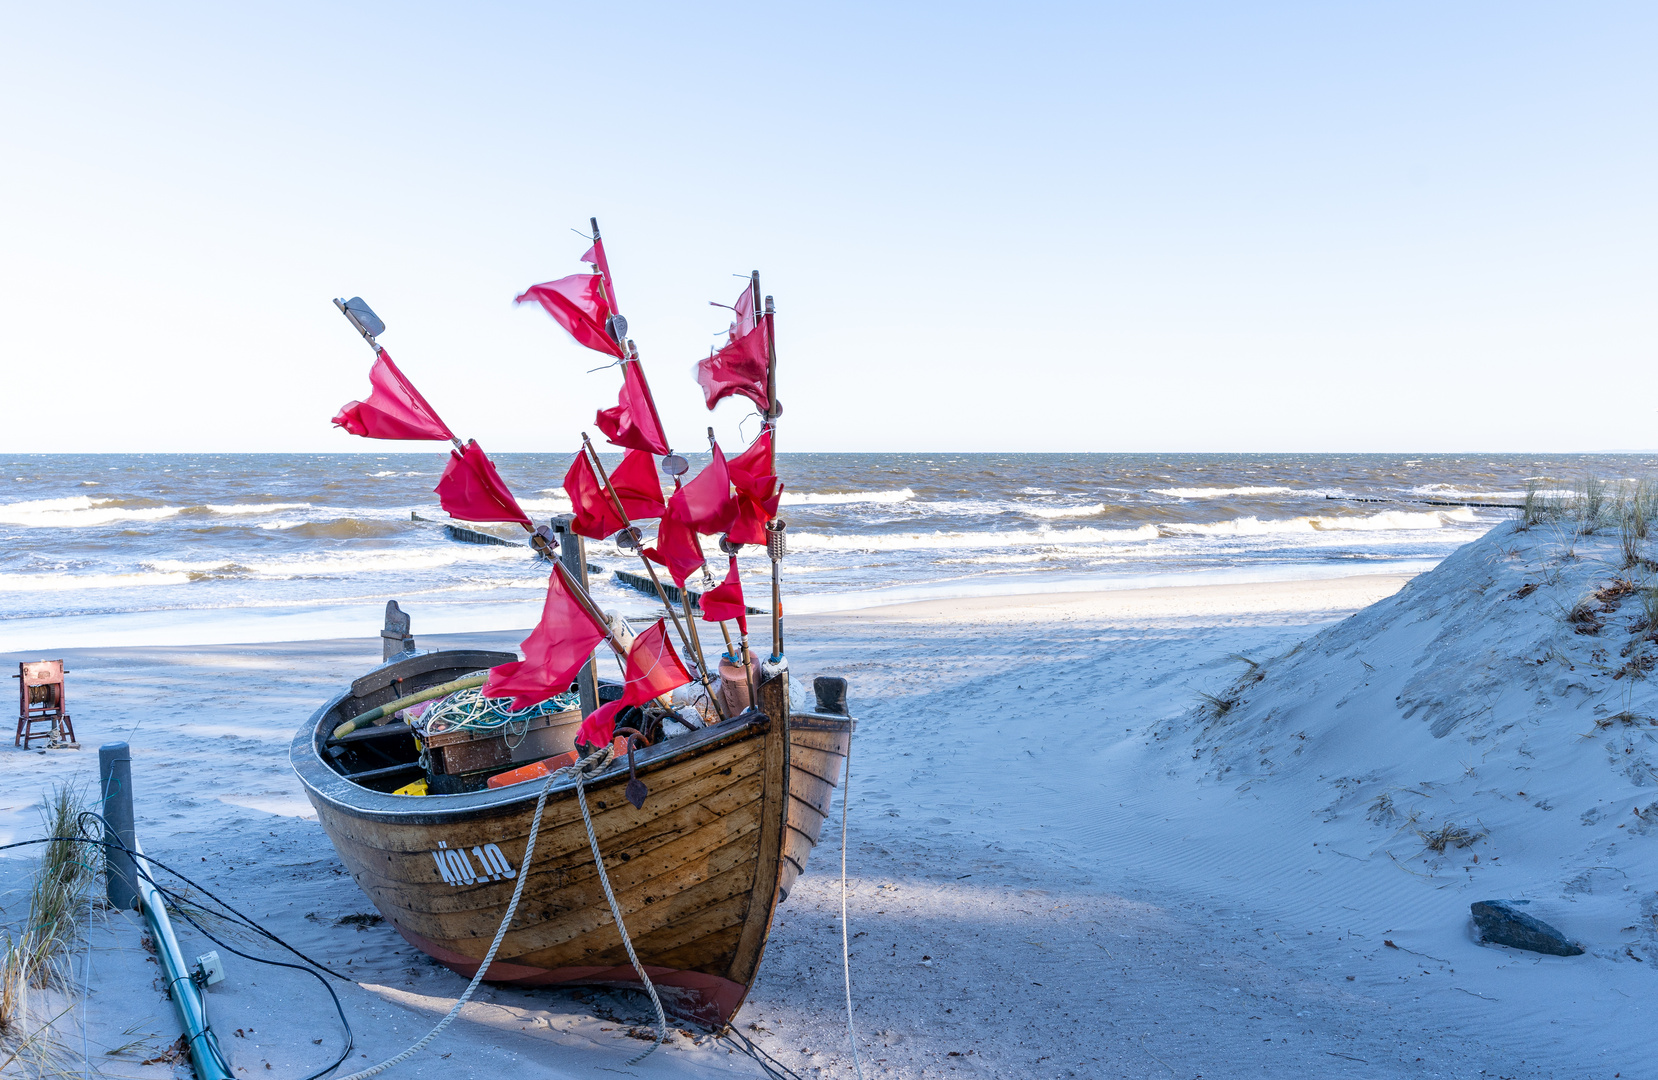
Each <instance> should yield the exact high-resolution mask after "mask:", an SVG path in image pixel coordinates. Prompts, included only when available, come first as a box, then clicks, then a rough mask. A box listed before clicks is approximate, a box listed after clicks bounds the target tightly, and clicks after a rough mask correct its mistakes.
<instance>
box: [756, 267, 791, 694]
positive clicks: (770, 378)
mask: <svg viewBox="0 0 1658 1080" xmlns="http://www.w3.org/2000/svg"><path fill="white" fill-rule="evenodd" d="M749 289H750V290H751V291H750V293H749V296H750V298H751V303H753V305H754V313H755V319H756V320H759V319H764V320H765V327H766V329H765V334H766V419H765V425H764V427H762V429H761V430H762V431H767V432H770V433H771V452H772V461H773V463H774V464H775V463H776V460H777V418H778V417H779V416H780V415H782V413H783V406H782V403H781V402H779V401H778V400H777V326H776V319H775V315H776V314H777V312H776V308H775V307H774V306H773V304H772V299H771V297H769V296H768V297H766V304H765V313H764V314H763V315H762V314H761V313H760V312H761V309H760V271H758V270H755V271H754V272H753V273H752V274H750V275H749ZM787 528H788V524H787V523H786V522H784V521H783V520H782V519H781V518H773V519H772V520H771V521H768V522H766V554H767V555H768V556H769V557H770V558H771V659H772V661H773V662H774V663H775V662H776V661H778V660H781V659H783V555H784V554H785V552H786V550H787V543H786V540H785V533H784V530H785V529H787Z"/></svg>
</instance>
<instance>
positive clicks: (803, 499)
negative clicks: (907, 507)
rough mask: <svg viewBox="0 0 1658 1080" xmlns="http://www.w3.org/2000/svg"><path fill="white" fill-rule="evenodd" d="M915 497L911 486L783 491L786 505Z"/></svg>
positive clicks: (877, 500) (827, 503)
mask: <svg viewBox="0 0 1658 1080" xmlns="http://www.w3.org/2000/svg"><path fill="white" fill-rule="evenodd" d="M913 498H915V492H913V491H911V490H910V489H909V488H901V489H899V490H898V491H831V492H823V493H819V492H815V491H808V492H804V493H802V494H799V495H796V494H795V493H794V492H791V491H785V492H784V493H783V505H784V506H830V505H835V504H846V503H902V502H909V501H910V500H911V499H913Z"/></svg>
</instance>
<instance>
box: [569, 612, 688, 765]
mask: <svg viewBox="0 0 1658 1080" xmlns="http://www.w3.org/2000/svg"><path fill="white" fill-rule="evenodd" d="M625 680H626V681H625V685H624V686H623V688H622V697H621V700H620V701H612V702H609V703H607V704H605V705H601V706H599V707H598V708H597V709H595V710H593V712H592V713H591V714H590V715H589V716H588V717H587V719H585V720H583V721H582V722H581V727H580V728H578V729H577V730H576V742H578V743H582V744H584V745H587V746H604V745H606V744H608V743H609V742H610V740H611V739H613V738H615V737H616V716H617V714H618V713H620V712H621V711H622V710H623V709H626V708H628V707H629V706H630V705H643V704H644V703H645V702H647V701H649V700H651V699H652V698H656V697H661V696H662V695H663V694H666V693H668V692H669V691H670V690H677V689H679V688H680V687H681V686H684V685H685V684H686V683H688V682H690V681H691V673H690V672H688V671H686V670H685V664H684V662H683V661H681V660H680V658H679V654H678V653H677V652H675V651H674V644H673V642H671V641H669V640H668V628H667V625H666V624H665V623H664V622H663V621H662V620H661V619H658V620H656V625H654V626H652V627H651V628H650V629H649V630H646V631H645V632H644V633H643V634H640V635H639V636H638V637H636V638H634V639H633V644H632V645H631V646H629V648H628V659H627V674H626V676H625Z"/></svg>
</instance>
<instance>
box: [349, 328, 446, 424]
mask: <svg viewBox="0 0 1658 1080" xmlns="http://www.w3.org/2000/svg"><path fill="white" fill-rule="evenodd" d="M368 381H369V385H370V386H372V387H373V388H374V392H373V393H371V394H369V396H368V400H367V401H349V402H347V403H346V405H345V407H344V408H343V409H341V410H340V411H339V415H337V416H335V417H334V426H335V427H342V428H345V430H347V431H349V432H351V434H353V435H362V436H365V437H367V438H370V439H432V440H435V441H440V442H450V441H451V440H453V439H454V437H455V435H454V432H452V431H450V430H449V425H448V424H445V423H444V422H443V421H442V419H440V418H439V417H438V413H437V410H436V409H434V408H432V407H431V406H430V405H428V404H427V403H426V399H425V398H423V397H421V396H420V391H419V390H416V389H415V388H414V384H413V383H411V382H410V381H409V380H408V379H407V378H405V377H404V375H403V373H402V372H401V371H399V370H398V369H397V365H396V364H394V363H392V362H391V357H390V356H389V355H387V353H386V350H384V349H380V350H379V351H377V352H376V353H375V354H374V366H373V367H371V368H369V371H368Z"/></svg>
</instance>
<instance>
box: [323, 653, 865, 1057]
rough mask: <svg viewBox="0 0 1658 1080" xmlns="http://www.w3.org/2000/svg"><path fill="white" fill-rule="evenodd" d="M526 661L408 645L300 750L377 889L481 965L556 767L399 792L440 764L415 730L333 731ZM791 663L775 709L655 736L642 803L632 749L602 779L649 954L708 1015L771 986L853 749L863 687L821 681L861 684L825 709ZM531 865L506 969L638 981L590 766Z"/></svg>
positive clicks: (663, 984)
mask: <svg viewBox="0 0 1658 1080" xmlns="http://www.w3.org/2000/svg"><path fill="white" fill-rule="evenodd" d="M513 659H515V657H514V656H513V654H510V653H494V652H482V651H444V652H432V653H425V654H421V655H410V654H404V656H403V658H401V659H393V660H392V661H390V662H388V663H387V664H385V665H383V666H381V667H379V668H376V669H374V670H373V671H371V672H369V673H368V674H366V675H364V676H363V677H362V678H359V679H358V680H356V681H355V682H354V683H352V684H351V686H350V687H348V688H347V689H346V690H344V691H343V692H342V693H340V694H339V695H338V696H336V697H335V698H334V699H333V700H331V701H329V702H328V703H327V704H325V705H324V706H323V707H322V708H320V709H318V710H317V711H316V713H315V714H313V715H312V717H311V718H310V720H309V721H307V722H306V724H305V725H304V726H303V727H301V729H300V730H299V732H298V734H297V735H296V737H295V739H294V741H293V745H292V748H291V757H292V762H293V766H294V770H295V772H296V773H298V775H299V778H300V780H301V782H302V783H303V784H304V786H305V792H306V795H307V796H308V797H309V798H310V800H311V804H312V805H313V806H314V807H315V808H316V811H317V817H318V819H319V820H320V821H321V823H322V826H323V828H324V829H325V830H326V831H327V833H328V835H329V837H330V838H331V839H332V840H333V842H334V847H335V849H336V850H337V851H338V853H339V856H340V858H341V860H342V861H343V862H344V863H345V865H346V867H347V868H348V869H349V870H350V872H351V876H352V878H353V879H354V880H355V881H356V882H357V884H358V886H359V887H360V888H361V889H362V890H363V892H364V893H365V894H366V895H367V896H368V898H369V899H370V900H371V901H372V902H373V903H374V906H375V907H376V908H377V909H378V910H379V912H380V914H381V915H382V916H384V917H385V919H386V921H387V922H389V923H390V924H391V925H392V926H394V927H396V929H397V931H398V933H400V934H402V935H403V937H404V938H406V939H407V940H408V941H409V942H410V943H411V944H413V945H414V946H415V947H417V948H419V949H420V950H422V951H423V952H425V953H426V954H428V955H429V956H431V957H433V958H434V959H436V960H438V961H439V962H441V963H443V964H445V965H446V966H448V967H450V968H451V969H453V970H454V971H456V972H458V973H459V974H461V975H465V976H468V977H470V976H472V975H473V974H475V973H476V971H477V969H478V964H479V963H480V962H481V961H482V959H483V956H484V955H485V953H486V952H487V951H488V948H489V944H490V941H491V940H492V939H493V937H494V935H495V933H496V930H497V929H498V927H499V926H500V923H501V920H502V917H503V916H504V915H505V913H506V908H507V904H508V902H509V900H510V898H511V896H512V892H513V887H514V884H515V880H516V877H517V875H518V874H519V873H520V872H522V871H524V870H525V867H524V866H523V855H524V848H525V842H526V840H527V837H528V833H529V828H530V821H531V817H532V815H533V812H534V808H535V801H536V797H537V795H538V794H539V793H540V789H541V787H542V782H541V781H532V782H526V783H520V784H516V785H513V786H511V787H504V788H498V789H486V790H482V791H471V792H463V793H459V794H452V795H425V796H412V795H399V794H395V793H394V792H393V789H394V788H396V787H397V786H400V785H401V784H403V783H405V782H406V781H408V780H410V779H412V778H414V777H416V776H419V775H420V773H421V769H422V767H421V765H420V762H419V760H418V755H419V751H418V750H417V748H416V746H415V742H414V735H413V733H412V732H410V731H408V729H407V728H406V726H402V725H387V726H385V727H374V728H368V729H366V730H365V731H363V732H359V733H356V735H359V736H366V737H363V738H353V737H348V739H350V741H342V740H334V739H333V737H332V733H333V731H334V729H335V728H336V726H337V725H339V724H340V723H341V722H343V721H345V720H349V719H350V718H352V717H354V716H357V715H359V714H361V713H364V712H366V711H367V710H369V709H372V708H374V707H375V706H378V705H383V704H385V703H387V702H389V701H392V700H393V699H396V698H399V697H402V696H405V695H407V694H410V693H411V692H415V691H419V690H422V689H425V688H427V687H430V686H436V685H439V684H441V683H444V682H447V681H449V680H452V679H455V678H457V677H459V676H461V675H464V674H466V673H468V672H472V671H476V670H478V669H480V668H484V667H490V666H492V665H496V664H501V663H505V662H508V661H510V660H513ZM786 670H787V669H786V666H785V667H784V669H783V673H779V674H776V675H775V676H774V677H773V678H771V679H769V680H768V681H766V682H764V683H762V684H761V686H760V687H759V688H758V695H757V696H758V697H759V699H760V705H761V708H760V709H758V710H750V711H748V712H747V713H745V714H743V715H741V716H738V717H733V718H732V719H730V720H726V721H723V722H721V723H717V724H712V725H710V726H707V727H704V728H701V729H699V730H696V731H693V732H690V733H689V734H683V735H679V736H676V737H673V738H668V739H664V740H662V741H660V742H658V743H656V744H655V745H653V746H650V747H646V748H644V749H642V750H640V751H637V752H636V754H635V759H634V765H635V768H636V769H637V772H638V775H639V777H640V778H641V779H642V780H644V781H645V783H646V784H647V785H648V787H649V789H650V794H649V796H648V797H647V798H646V800H645V803H644V805H643V806H642V807H640V808H637V809H636V808H635V807H634V806H633V805H632V804H631V803H629V802H628V800H627V799H626V798H624V797H623V787H624V785H625V784H626V783H627V781H628V779H629V768H628V764H627V759H626V757H625V756H624V757H620V758H618V759H617V760H616V761H615V762H614V763H612V765H611V766H610V767H609V768H608V769H607V770H606V771H604V772H602V773H600V774H599V775H597V776H596V777H594V778H593V779H591V780H589V781H588V782H587V798H588V804H589V807H590V809H591V811H592V819H593V830H594V834H595V836H596V837H597V839H598V843H599V847H600V850H601V851H602V853H603V855H604V858H605V866H606V869H607V871H608V872H609V875H610V880H611V885H612V888H613V889H614V890H615V893H616V898H617V900H618V902H619V903H620V906H621V909H622V914H623V920H624V922H625V924H626V926H627V929H628V932H629V934H630V935H631V937H632V940H633V944H634V948H635V950H636V951H637V953H638V955H639V959H640V961H641V962H642V963H643V965H644V967H645V970H646V972H647V973H648V974H649V976H650V978H651V981H652V982H653V983H655V984H656V985H657V986H658V987H659V988H660V993H661V995H662V998H663V1004H664V1006H666V1007H668V1008H669V1009H670V1010H671V1011H673V1012H675V1013H677V1014H679V1015H681V1016H684V1017H687V1018H690V1019H693V1020H698V1021H701V1022H703V1023H707V1024H716V1025H717V1024H724V1023H727V1022H729V1021H730V1019H731V1017H732V1016H733V1015H734V1014H735V1013H736V1012H737V1009H738V1008H739V1007H740V1006H741V1005H742V1002H743V999H744V997H745V996H746V995H747V993H748V990H749V987H750V986H752V985H753V982H754V977H755V974H756V973H757V972H758V970H759V966H760V960H761V957H762V955H763V954H764V952H765V947H766V941H767V938H768V936H769V934H770V931H771V925H772V919H773V915H774V913H775V911H776V908H777V905H778V904H779V903H781V902H782V901H783V900H784V898H785V897H786V896H787V894H788V890H789V889H790V888H791V887H792V886H793V884H794V882H795V880H796V879H797V878H798V877H799V875H800V873H801V872H802V871H803V870H804V869H805V866H806V860H807V856H808V855H809V853H810V851H811V849H812V847H813V846H814V845H815V844H816V842H817V840H818V836H819V834H820V832H821V830H822V828H823V822H824V819H825V817H826V816H827V814H828V812H829V805H830V799H831V796H832V793H833V789H834V788H835V786H836V785H837V781H838V779H839V777H840V765H841V763H842V762H843V761H844V759H845V756H846V753H847V749H848V747H849V745H850V740H851V734H852V728H853V720H852V718H851V717H850V716H848V715H846V714H845V712H844V709H845V705H844V689H843V688H844V683H840V680H820V688H821V686H822V685H823V684H839V685H840V687H841V688H842V689H840V692H839V693H838V694H837V693H829V694H827V695H826V694H824V693H822V692H821V690H820V693H819V695H818V697H819V702H818V705H819V707H818V708H817V709H814V710H812V711H793V712H791V710H790V709H789V707H788V699H789V696H788V691H787V685H788V679H787V675H786ZM826 696H827V697H829V698H830V701H829V702H827V703H825V702H824V701H823V698H824V697H826ZM825 706H827V708H830V709H839V710H842V711H836V712H832V711H824V707H825ZM400 728H401V730H399V729H400ZM331 742H333V743H334V745H332V746H330V743H331ZM399 759H401V760H399ZM388 761H389V762H390V763H389V764H388ZM528 873H529V881H528V882H527V883H526V886H525V890H524V895H523V899H522V901H521V903H520V906H519V909H518V912H517V914H516V918H515V919H514V921H513V925H512V927H511V928H510V929H509V930H508V932H507V935H506V937H505V939H504V940H503V942H502V945H501V949H500V951H499V953H498V954H497V956H496V959H495V962H494V963H493V964H492V965H491V967H490V970H489V972H488V973H487V974H486V976H485V977H486V979H487V980H488V981H490V982H499V983H511V984H518V985H528V986H542V985H555V984H587V985H602V986H630V985H631V986H635V987H637V986H638V985H639V978H638V975H637V974H636V973H635V971H634V969H633V967H632V965H631V964H630V963H629V962H628V958H627V955H626V952H625V950H624V947H623V944H622V941H621V938H620V936H619V934H618V932H617V929H616V926H615V924H614V923H613V921H612V918H611V914H610V909H609V906H608V904H607V903H606V900H605V897H604V893H603V890H602V888H601V886H600V884H599V880H598V875H597V871H596V869H595V867H594V864H593V856H592V852H591V850H590V848H589V845H588V838H587V831H586V828H585V827H584V825H583V822H582V817H581V811H580V808H579V806H578V804H577V801H576V797H575V786H574V781H573V779H569V778H561V779H559V780H556V781H555V782H554V784H553V787H552V789H551V792H550V794H549V798H548V802H547V808H546V811H545V817H544V820H543V822H542V826H541V830H540V833H539V835H538V838H537V840H536V848H535V852H534V856H533V859H532V862H531V865H530V866H529V867H528Z"/></svg>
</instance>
